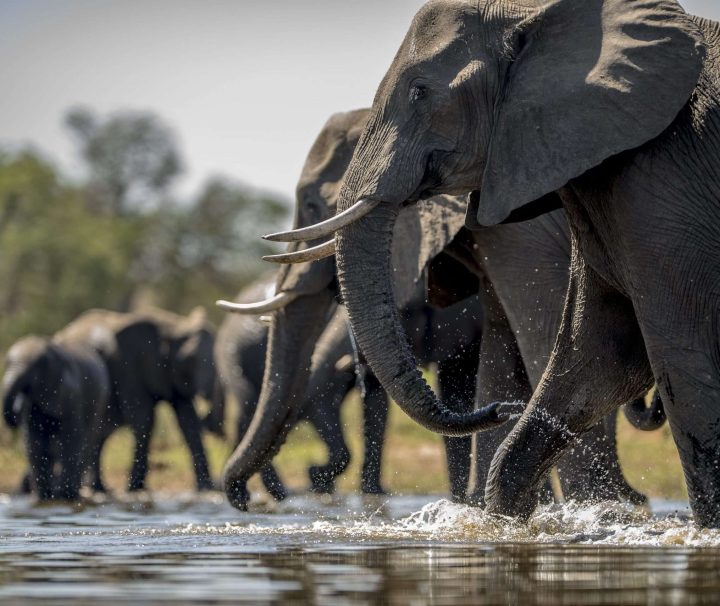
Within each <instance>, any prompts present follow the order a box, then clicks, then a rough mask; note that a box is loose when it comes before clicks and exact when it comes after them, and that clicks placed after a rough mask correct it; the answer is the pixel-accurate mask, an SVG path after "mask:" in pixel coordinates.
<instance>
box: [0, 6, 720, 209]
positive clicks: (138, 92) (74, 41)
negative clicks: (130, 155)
mask: <svg viewBox="0 0 720 606" xmlns="http://www.w3.org/2000/svg"><path fill="white" fill-rule="evenodd" d="M423 3H424V2H423V0H312V1H308V2H305V1H303V0H272V1H259V0H254V1H248V0H234V1H230V0H194V1H189V0H94V1H90V0H64V1H62V0H0V82H2V92H0V147H4V146H8V145H12V146H18V145H22V144H26V143H29V144H32V145H35V146H37V147H38V148H40V149H42V150H44V151H45V152H47V153H48V154H49V156H50V157H51V158H52V159H53V160H55V161H56V162H57V163H58V164H59V165H60V166H61V167H62V168H63V169H65V170H66V171H68V172H69V173H71V174H73V173H75V174H77V170H78V160H77V158H76V156H75V153H74V147H73V145H72V141H71V139H70V137H69V136H68V134H67V132H66V131H65V129H64V127H63V125H62V118H63V115H64V113H65V111H66V110H67V109H68V108H69V107H71V106H73V105H78V104H81V105H86V106H89V107H91V108H93V109H95V110H97V111H99V112H100V113H101V114H105V113H108V112H112V111H115V110H121V109H135V110H150V111H153V112H155V113H156V114H158V115H159V116H160V117H162V118H163V119H164V120H165V121H166V122H167V123H168V124H169V125H170V126H171V127H172V128H173V129H174V130H175V132H176V134H177V136H178V138H179V141H180V145H181V149H182V153H183V156H184V158H185V160H186V165H187V166H186V174H185V176H184V178H183V181H182V182H181V187H180V189H181V191H182V192H184V193H188V192H190V191H193V190H195V189H196V188H197V187H198V185H199V184H200V183H201V182H202V180H204V179H205V178H206V177H208V176H209V175H211V174H224V175H228V176H230V177H233V178H235V179H238V180H241V181H244V182H246V183H248V184H251V185H254V186H256V187H260V188H263V189H269V190H274V191H277V192H280V193H282V194H285V195H286V196H288V197H290V196H292V194H293V191H294V188H295V182H296V180H297V178H298V176H299V174H300V169H301V167H302V164H303V161H304V159H305V155H306V153H307V151H308V149H309V147H310V145H311V144H312V141H313V140H314V138H315V136H316V135H317V133H318V131H319V129H320V128H321V126H322V124H323V123H324V122H325V120H326V119H327V118H328V117H329V116H330V114H332V113H334V112H336V111H344V110H350V109H355V108H359V107H365V106H368V105H369V104H370V103H371V102H372V98H373V96H374V94H375V90H376V88H377V86H378V84H379V83H380V80H381V78H382V76H383V75H384V73H385V71H386V70H387V68H388V66H389V65H390V63H391V61H392V58H393V56H394V54H395V51H396V50H397V48H398V46H399V45H400V42H401V41H402V38H403V36H404V35H405V32H406V30H407V28H408V26H409V24H410V21H411V19H412V17H413V15H414V14H415V12H416V11H417V10H418V8H419V7H420V6H422V4H423ZM682 4H683V6H684V7H685V8H686V9H687V10H688V11H689V12H693V13H696V14H699V15H703V16H706V17H710V18H714V19H720V2H718V1H717V0H684V1H682Z"/></svg>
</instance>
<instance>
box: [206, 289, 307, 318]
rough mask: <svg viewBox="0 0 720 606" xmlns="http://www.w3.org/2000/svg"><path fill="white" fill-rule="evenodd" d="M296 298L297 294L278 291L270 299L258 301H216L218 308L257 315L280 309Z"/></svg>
mask: <svg viewBox="0 0 720 606" xmlns="http://www.w3.org/2000/svg"><path fill="white" fill-rule="evenodd" d="M295 299H297V295H296V294H293V293H289V292H280V293H278V294H276V295H275V296H274V297H272V298H270V299H265V301H259V302H258V303H234V302H232V301H216V302H215V305H217V306H218V307H219V308H220V309H222V310H224V311H230V312H233V313H236V314H246V315H249V316H257V315H260V314H264V313H268V312H271V311H277V310H278V309H282V308H283V307H285V306H286V305H287V304H288V303H291V302H292V301H294V300H295Z"/></svg>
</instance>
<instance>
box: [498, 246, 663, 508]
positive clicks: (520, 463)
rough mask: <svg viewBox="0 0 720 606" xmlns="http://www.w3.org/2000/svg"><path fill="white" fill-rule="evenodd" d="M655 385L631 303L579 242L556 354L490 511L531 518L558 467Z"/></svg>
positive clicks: (505, 456)
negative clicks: (539, 490) (590, 262)
mask: <svg viewBox="0 0 720 606" xmlns="http://www.w3.org/2000/svg"><path fill="white" fill-rule="evenodd" d="M652 381H653V378H652V374H651V372H650V366H649V363H648V360H647V354H646V352H645V345H644V342H643V339H642V335H641V334H640V329H639V326H638V324H637V321H636V319H635V313H634V310H633V305H632V303H631V302H630V301H629V300H628V299H627V298H626V297H624V296H623V295H622V294H621V293H619V292H618V291H617V290H615V289H614V288H613V287H612V286H610V285H609V284H607V283H606V282H605V281H604V280H603V279H602V278H601V277H600V276H599V275H598V274H597V273H595V272H594V271H593V270H592V269H591V268H590V267H589V266H588V265H587V264H586V263H585V261H584V259H583V258H582V256H581V255H580V253H579V251H578V248H577V243H576V242H575V241H573V256H572V262H571V276H570V285H569V287H568V295H567V299H566V304H565V310H564V312H563V320H562V323H561V328H560V331H559V333H558V338H557V342H556V345H555V349H554V350H553V353H552V355H551V357H550V362H549V363H548V366H547V368H546V369H545V372H544V374H543V376H542V378H541V380H540V384H539V385H538V387H537V389H536V390H535V393H534V394H533V397H532V399H531V401H530V404H529V405H528V407H527V409H526V410H525V413H524V414H523V416H522V418H521V419H520V421H519V422H518V423H517V424H516V425H515V427H514V428H513V430H512V432H511V433H510V435H509V436H508V438H507V439H506V440H505V441H504V442H503V444H502V446H501V447H500V450H499V451H498V452H497V454H496V455H495V458H494V459H493V462H492V464H491V469H490V475H489V477H488V484H487V488H486V491H485V497H486V501H487V504H488V508H489V509H490V511H493V512H497V513H503V514H506V515H520V516H529V515H530V514H531V513H532V511H533V510H534V508H535V506H536V504H537V488H538V485H539V484H540V482H541V480H542V478H543V477H544V475H545V474H546V473H547V471H548V470H549V469H550V468H551V467H552V465H554V464H555V463H556V462H557V461H558V459H559V458H560V457H561V456H562V455H563V454H564V453H565V452H566V451H567V449H568V448H569V447H571V446H572V445H573V444H574V443H575V442H576V441H577V440H578V439H579V437H580V436H581V435H582V434H584V433H585V432H587V431H588V430H590V429H591V428H592V427H593V426H594V425H596V424H597V423H599V422H601V421H602V419H603V417H604V416H605V415H607V414H609V413H610V412H611V411H612V410H613V409H616V408H618V407H619V406H621V405H622V404H624V403H625V402H627V401H628V400H631V399H633V398H636V397H638V396H640V395H641V394H643V393H645V392H646V391H647V389H649V387H650V386H651V385H652Z"/></svg>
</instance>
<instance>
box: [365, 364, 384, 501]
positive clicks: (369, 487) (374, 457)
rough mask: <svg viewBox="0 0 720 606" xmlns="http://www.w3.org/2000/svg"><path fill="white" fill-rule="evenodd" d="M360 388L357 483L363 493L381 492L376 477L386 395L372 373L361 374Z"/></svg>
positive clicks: (378, 478) (382, 442)
mask: <svg viewBox="0 0 720 606" xmlns="http://www.w3.org/2000/svg"><path fill="white" fill-rule="evenodd" d="M364 375H365V376H364V391H363V438H364V443H365V456H364V458H363V467H362V475H361V480H360V486H361V489H362V491H363V492H364V493H365V494H383V493H384V492H385V491H384V490H383V487H382V483H381V480H380V477H381V473H382V454H383V446H384V444H385V428H386V426H387V418H388V397H387V394H386V393H385V390H384V389H383V388H382V385H380V381H378V380H377V377H375V375H374V374H373V373H372V372H369V370H368V371H367V372H365V373H364Z"/></svg>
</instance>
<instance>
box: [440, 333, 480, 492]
mask: <svg viewBox="0 0 720 606" xmlns="http://www.w3.org/2000/svg"><path fill="white" fill-rule="evenodd" d="M477 345H478V346H477V347H468V348H467V351H464V352H462V354H460V355H458V356H455V357H452V358H450V359H449V360H443V361H441V362H439V363H438V383H439V385H440V397H441V398H442V400H443V402H444V403H445V405H446V406H447V407H448V408H450V409H451V410H455V411H457V412H463V413H464V412H470V411H471V410H472V409H473V406H474V403H475V384H476V381H477V371H478V359H479V355H480V351H479V350H480V347H479V343H478V344H477ZM443 440H444V442H445V454H446V457H447V467H448V480H449V483H450V496H451V498H452V500H453V501H456V502H463V501H465V499H466V496H467V492H468V487H469V484H470V467H471V463H472V436H465V437H462V438H450V437H447V436H444V437H443Z"/></svg>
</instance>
